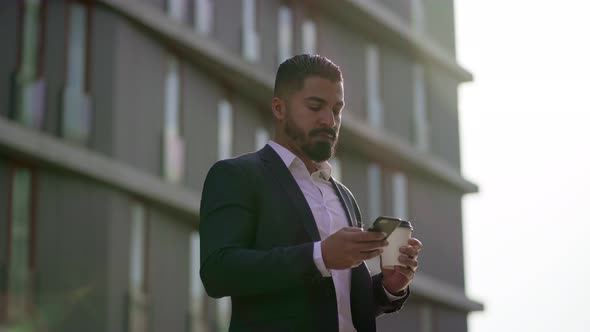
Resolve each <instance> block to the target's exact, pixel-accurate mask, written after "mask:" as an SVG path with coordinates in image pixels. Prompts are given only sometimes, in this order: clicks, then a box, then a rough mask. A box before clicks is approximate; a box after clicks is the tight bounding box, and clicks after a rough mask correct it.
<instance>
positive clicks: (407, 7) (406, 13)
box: [380, 0, 412, 24]
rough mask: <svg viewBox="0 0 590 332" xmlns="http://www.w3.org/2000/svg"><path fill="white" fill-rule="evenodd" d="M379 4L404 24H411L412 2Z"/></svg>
mask: <svg viewBox="0 0 590 332" xmlns="http://www.w3.org/2000/svg"><path fill="white" fill-rule="evenodd" d="M380 2H381V3H383V4H384V5H385V6H386V7H387V8H389V9H390V10H391V11H393V12H394V13H395V14H397V15H398V16H399V17H400V18H401V19H403V20H404V22H406V24H411V22H412V0H380Z"/></svg>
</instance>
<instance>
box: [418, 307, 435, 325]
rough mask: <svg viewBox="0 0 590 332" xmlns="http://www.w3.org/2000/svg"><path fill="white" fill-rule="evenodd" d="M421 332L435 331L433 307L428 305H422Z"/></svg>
mask: <svg viewBox="0 0 590 332" xmlns="http://www.w3.org/2000/svg"><path fill="white" fill-rule="evenodd" d="M419 310H420V332H432V331H434V317H433V314H432V306H431V305H430V304H428V303H421V304H420V309H419Z"/></svg>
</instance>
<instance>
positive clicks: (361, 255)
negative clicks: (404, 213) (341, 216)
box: [321, 227, 388, 270]
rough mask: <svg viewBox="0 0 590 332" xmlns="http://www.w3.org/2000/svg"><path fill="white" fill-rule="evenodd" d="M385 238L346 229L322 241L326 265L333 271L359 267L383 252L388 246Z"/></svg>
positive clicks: (374, 233) (379, 235) (381, 235)
mask: <svg viewBox="0 0 590 332" xmlns="http://www.w3.org/2000/svg"><path fill="white" fill-rule="evenodd" d="M384 237H385V234H384V233H379V232H365V231H363V230H362V229H360V228H354V227H344V228H342V229H340V230H339V231H337V232H336V233H334V234H332V235H330V236H329V237H328V238H326V239H325V240H323V241H322V243H321V245H322V258H323V259H324V264H325V265H326V268H328V269H331V270H345V269H350V268H353V267H357V266H359V265H361V264H362V263H363V261H365V260H367V259H371V258H373V257H377V256H379V255H380V254H381V253H382V252H383V249H382V248H383V247H386V246H387V244H388V243H387V240H384V239H383V238H384Z"/></svg>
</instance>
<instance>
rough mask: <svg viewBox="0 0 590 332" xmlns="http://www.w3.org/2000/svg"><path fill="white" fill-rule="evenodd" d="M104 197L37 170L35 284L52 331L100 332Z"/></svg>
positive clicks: (93, 188)
mask: <svg viewBox="0 0 590 332" xmlns="http://www.w3.org/2000/svg"><path fill="white" fill-rule="evenodd" d="M109 194H110V191H109V190H108V189H106V188H103V187H101V186H99V185H97V184H96V183H93V182H91V181H88V180H85V179H82V178H76V177H73V176H72V175H71V174H68V173H62V172H56V171H48V170H41V171H40V172H39V185H38V200H37V204H38V210H37V216H36V218H37V234H38V235H37V242H36V254H37V267H38V276H37V278H38V279H37V285H38V287H39V306H40V308H42V309H43V308H45V309H43V310H48V312H51V315H52V316H53V317H52V318H50V323H49V324H50V327H51V329H52V330H59V331H72V332H74V331H105V327H106V309H107V308H106V304H107V294H108V292H107V289H108V282H107V278H106V271H107V263H106V258H107V257H106V250H107V243H108V242H107V230H108V224H107V223H106V222H105V220H107V219H106V216H107V214H106V211H107V200H108V196H109Z"/></svg>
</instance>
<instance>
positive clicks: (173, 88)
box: [162, 56, 184, 183]
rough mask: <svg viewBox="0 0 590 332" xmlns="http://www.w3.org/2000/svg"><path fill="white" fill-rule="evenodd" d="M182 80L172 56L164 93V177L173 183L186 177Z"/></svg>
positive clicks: (176, 60)
mask: <svg viewBox="0 0 590 332" xmlns="http://www.w3.org/2000/svg"><path fill="white" fill-rule="evenodd" d="M180 86H181V79H180V74H179V64H178V59H177V58H176V57H174V56H170V57H169V59H168V68H167V74H166V81H165V87H164V88H165V91H164V134H163V144H162V146H163V147H164V151H163V152H164V154H163V165H162V169H163V175H164V178H165V179H166V180H168V181H170V182H172V183H179V182H180V181H181V180H182V178H183V175H184V140H183V139H182V136H181V130H180V127H181V125H180V124H181V114H182V113H181V111H182V107H181V103H180V90H181V89H180Z"/></svg>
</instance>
